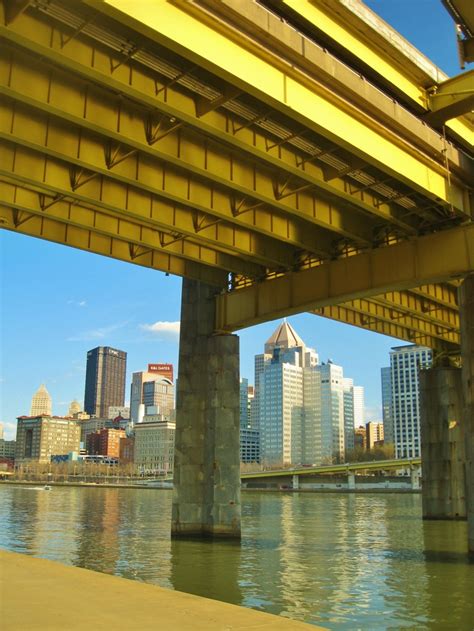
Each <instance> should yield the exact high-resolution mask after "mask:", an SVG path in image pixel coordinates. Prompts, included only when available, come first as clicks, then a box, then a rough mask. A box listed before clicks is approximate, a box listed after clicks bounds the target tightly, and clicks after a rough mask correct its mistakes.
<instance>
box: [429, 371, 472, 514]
mask: <svg viewBox="0 0 474 631" xmlns="http://www.w3.org/2000/svg"><path fill="white" fill-rule="evenodd" d="M420 429H421V458H422V467H423V486H422V502H423V519H465V518H466V498H465V494H466V493H465V489H466V484H465V472H464V467H465V450H464V421H463V394H462V380H461V369H460V368H457V367H455V366H451V365H449V363H448V364H447V365H444V366H435V367H433V368H430V369H429V370H421V371H420Z"/></svg>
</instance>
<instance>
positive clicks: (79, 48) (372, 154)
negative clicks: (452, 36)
mask: <svg viewBox="0 0 474 631" xmlns="http://www.w3.org/2000/svg"><path fill="white" fill-rule="evenodd" d="M267 4H270V3H267ZM288 4H289V5H291V2H289V3H288ZM333 4H334V3H333ZM303 5H304V6H306V5H308V8H311V7H313V8H314V6H316V7H318V8H319V10H320V11H322V12H324V11H325V12H326V13H325V14H326V15H327V17H328V19H329V18H331V19H333V20H335V19H336V18H337V16H335V17H334V16H332V15H331V11H330V9H328V7H327V3H326V2H324V1H323V0H321V1H318V2H313V3H302V6H303ZM310 5H311V6H310ZM343 5H344V3H343V2H341V11H342V10H343V8H344V6H343ZM146 6H147V7H148V9H146V8H145V9H144V7H146ZM157 7H158V8H157V9H156V11H155V13H153V14H152V15H149V13H150V10H149V4H148V5H147V3H138V2H127V1H126V0H110V1H108V2H99V1H94V0H82V1H71V2H68V3H64V2H60V1H59V0H31V1H26V0H8V1H7V0H2V3H1V15H0V22H1V25H0V37H1V39H2V46H1V48H0V75H1V81H0V92H1V94H2V101H1V105H0V156H1V157H0V223H1V225H2V227H3V228H5V229H7V230H11V231H15V232H18V233H22V234H27V235H31V236H35V237H39V238H43V239H47V240H50V241H54V242H57V243H61V244H65V245H69V246H72V247H76V248H80V249H83V250H87V251H91V252H94V253H97V254H102V255H105V256H110V257H113V258H116V259H119V260H123V261H128V262H132V263H135V264H138V265H143V266H146V267H150V268H153V269H156V270H161V271H163V272H166V273H172V274H177V275H181V276H186V277H190V278H194V279H198V280H201V281H203V282H206V283H209V284H211V285H216V286H217V287H219V288H221V290H222V292H221V294H220V295H219V296H218V298H217V326H218V329H219V330H221V331H229V330H238V329H239V328H242V327H244V326H249V325H251V324H254V323H256V322H261V321H265V320H269V319H272V318H275V317H279V316H281V315H288V314H291V313H298V312H301V311H304V310H306V311H312V312H314V313H316V314H318V315H322V316H325V317H330V318H333V319H336V320H339V321H342V322H347V323H350V324H353V325H356V326H359V327H362V328H365V329H369V330H373V331H378V332H380V333H384V334H386V335H390V336H392V337H398V338H401V339H404V340H408V341H410V342H414V343H418V344H425V345H427V346H430V347H432V348H434V349H435V350H437V351H439V352H443V353H457V352H458V349H459V316H458V308H457V284H458V281H459V279H461V278H462V277H463V276H464V275H465V274H467V273H469V272H471V271H472V270H473V269H474V226H473V225H472V196H471V195H472V190H471V188H470V186H471V184H472V175H473V168H472V159H471V155H470V154H469V149H468V146H469V144H470V140H471V139H472V135H473V132H472V129H473V128H472V122H471V120H470V119H469V118H468V117H463V118H459V119H455V120H453V121H450V122H449V123H447V124H446V125H445V126H444V125H443V126H441V127H439V126H438V127H431V126H429V125H428V124H427V122H426V120H425V119H427V116H428V115H429V111H428V109H427V108H428V107H429V102H430V101H429V94H430V89H431V88H432V84H433V81H432V80H429V76H428V75H429V73H427V71H422V70H420V67H419V64H416V63H415V62H414V61H413V60H409V59H407V60H406V64H405V66H404V68H403V69H401V67H402V64H401V61H403V59H405V57H403V59H402V57H401V54H402V53H400V52H397V51H396V50H395V49H393V50H390V51H389V53H390V55H388V56H389V57H390V58H394V59H395V62H393V67H392V68H391V70H390V69H385V75H384V77H383V80H382V75H381V74H380V73H381V72H382V71H381V70H377V64H376V63H375V62H374V63H373V66H374V67H375V70H373V71H372V73H370V72H368V75H369V79H370V80H369V79H368V78H367V77H366V76H364V75H362V74H361V72H360V68H359V67H358V65H357V63H355V64H353V67H350V65H348V62H349V61H351V60H350V59H349V60H348V59H345V58H344V54H343V53H342V52H341V50H340V47H339V48H338V47H337V46H336V45H335V47H334V50H335V54H334V55H333V54H332V53H331V52H330V51H329V50H328V49H327V48H323V47H321V46H320V45H319V44H318V41H317V40H318V33H316V32H315V33H313V34H312V33H311V32H310V31H308V29H302V27H301V23H300V22H299V23H298V24H291V23H290V22H289V21H288V20H290V17H291V14H290V13H288V14H286V15H285V16H284V19H283V17H282V16H281V15H276V14H275V13H274V12H272V7H271V6H269V7H267V6H263V5H261V4H256V3H253V2H248V3H243V2H236V1H231V0H226V1H224V2H212V1H210V0H202V1H195V2H184V1H183V2H171V1H170V2H166V3H158V4H157ZM143 11H145V13H143ZM146 11H148V14H146ZM300 18H301V20H302V21H304V20H306V21H307V19H308V18H307V17H305V16H304V15H302V16H300ZM351 19H352V20H354V21H355V22H356V23H357V25H358V26H359V27H360V24H362V22H361V21H360V18H358V17H357V16H352V18H351ZM357 20H359V22H357ZM299 28H301V29H302V30H299ZM366 28H368V27H366ZM303 30H305V32H302V31H303ZM327 31H328V32H327V37H326V41H325V44H326V45H327V41H329V40H330V39H331V37H335V36H333V34H332V33H331V32H330V31H331V29H330V28H329V25H328V27H327ZM355 32H356V31H354V33H355ZM354 37H355V35H354ZM361 46H362V44H361ZM373 49H374V50H373V51H372V52H374V51H375V52H377V53H378V54H379V57H380V58H381V57H382V56H383V55H382V53H381V52H380V50H379V49H378V48H376V45H375V44H374V45H373ZM336 53H338V55H339V57H338V56H336ZM363 56H364V54H363V49H362V48H361V51H360V57H359V59H360V64H361V66H360V67H363V68H366V67H367V63H368V62H367V61H364V60H363ZM385 56H386V57H387V55H385ZM352 62H353V60H352ZM407 68H408V70H407ZM379 75H380V77H381V78H380V81H379V82H377V80H376V79H377V76H379ZM420 77H422V78H423V81H421V79H420ZM402 79H403V81H402ZM390 82H391V85H392V88H390V85H389V84H390ZM423 82H424V83H423ZM430 86H431V87H430ZM438 119H439V116H438Z"/></svg>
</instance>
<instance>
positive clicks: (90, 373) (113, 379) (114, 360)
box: [84, 346, 127, 418]
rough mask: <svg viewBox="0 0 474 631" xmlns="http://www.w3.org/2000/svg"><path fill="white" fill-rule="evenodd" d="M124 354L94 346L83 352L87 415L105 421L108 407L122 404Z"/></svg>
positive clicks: (123, 399) (124, 368)
mask: <svg viewBox="0 0 474 631" xmlns="http://www.w3.org/2000/svg"><path fill="white" fill-rule="evenodd" d="M126 368H127V353H125V352H124V351H120V350H117V349H115V348H110V347H109V346H98V347H97V348H93V349H92V350H90V351H88V353H87V369H86V389H85V394H84V410H85V411H86V412H87V413H88V414H90V415H91V416H96V417H98V418H107V413H108V410H109V407H110V406H112V405H124V402H125V375H126Z"/></svg>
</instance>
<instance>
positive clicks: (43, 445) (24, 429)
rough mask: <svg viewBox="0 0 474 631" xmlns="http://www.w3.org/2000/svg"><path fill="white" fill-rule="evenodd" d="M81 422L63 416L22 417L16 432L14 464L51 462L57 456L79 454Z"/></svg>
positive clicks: (19, 418)
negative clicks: (70, 453) (52, 457)
mask: <svg viewBox="0 0 474 631" xmlns="http://www.w3.org/2000/svg"><path fill="white" fill-rule="evenodd" d="M80 440H81V429H80V426H79V422H78V421H76V420H74V419H70V418H65V417H61V416H47V415H40V416H33V417H31V416H20V417H18V425H17V430H16V449H15V462H16V463H17V464H21V463H25V462H28V461H33V460H34V461H37V462H50V461H51V456H52V455H55V454H67V453H69V452H71V451H77V452H78V451H79V448H80Z"/></svg>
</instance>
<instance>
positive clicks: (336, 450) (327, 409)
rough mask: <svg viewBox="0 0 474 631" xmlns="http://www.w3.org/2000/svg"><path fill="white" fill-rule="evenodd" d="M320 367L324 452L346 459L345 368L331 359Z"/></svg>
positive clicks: (328, 455) (322, 442) (322, 443)
mask: <svg viewBox="0 0 474 631" xmlns="http://www.w3.org/2000/svg"><path fill="white" fill-rule="evenodd" d="M318 369H319V372H320V374H321V448H322V454H323V456H324V457H335V458H338V459H341V460H344V445H345V443H344V389H343V379H344V375H343V370H342V367H341V366H337V365H336V364H334V363H333V361H332V360H330V359H329V360H328V361H327V362H326V363H325V364H321V365H320V366H318Z"/></svg>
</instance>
